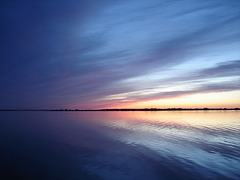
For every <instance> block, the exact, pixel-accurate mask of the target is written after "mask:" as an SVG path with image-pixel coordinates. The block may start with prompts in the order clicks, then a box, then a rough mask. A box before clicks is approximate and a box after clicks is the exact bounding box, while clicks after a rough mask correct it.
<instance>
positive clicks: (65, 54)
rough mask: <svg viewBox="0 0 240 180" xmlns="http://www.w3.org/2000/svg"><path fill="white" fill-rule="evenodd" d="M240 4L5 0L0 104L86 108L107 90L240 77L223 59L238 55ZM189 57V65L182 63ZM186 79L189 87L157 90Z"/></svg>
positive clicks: (171, 92)
mask: <svg viewBox="0 0 240 180" xmlns="http://www.w3.org/2000/svg"><path fill="white" fill-rule="evenodd" d="M238 10H239V3H237V2H235V1H230V2H229V1H224V0H222V1H211V2H210V1H209V2H207V1H206V2H199V1H191V2H189V1H162V2H159V1H155V0H151V1H146V0H141V1H131V2H127V1H117V2H116V1H114V2H113V1H104V2H99V1H94V0H91V1H70V2H67V3H66V1H58V3H55V2H54V1H51V2H49V1H39V2H34V3H33V2H32V1H28V0H24V1H21V2H20V1H19V2H10V1H3V2H2V5H1V11H0V13H1V14H0V18H1V20H2V26H1V28H0V30H1V32H2V34H1V35H0V37H1V40H2V41H1V43H0V47H1V49H2V51H1V52H0V58H1V63H2V65H1V66H0V81H1V84H2V86H1V87H0V93H1V94H2V95H1V96H2V99H3V100H2V103H1V104H0V107H5V106H6V104H7V105H9V107H23V106H25V105H26V104H29V105H28V106H29V107H60V106H61V107H62V106H68V105H70V104H72V103H77V102H80V103H83V104H84V103H85V104H87V103H88V104H89V107H91V105H90V104H91V103H93V102H97V101H98V100H99V99H104V98H106V97H111V96H112V95H118V94H128V96H127V97H129V100H138V99H141V98H143V99H148V98H149V99H151V98H153V97H157V96H160V95H161V96H163V97H165V96H166V97H167V96H174V95H178V94H184V93H191V92H190V91H192V89H194V88H197V87H195V86H201V84H197V85H196V81H201V83H202V85H203V83H204V81H206V82H207V79H208V78H210V77H211V78H219V77H230V76H239V73H238V71H237V67H238V66H239V61H229V60H228V59H238V58H239V53H237V49H238V47H239V40H240V39H239V37H240V36H239V35H240V31H239V29H238V28H237V25H238V19H239V18H240V13H239V11H238ZM217 48H218V49H217ZM223 50H224V51H223ZM227 56H228V57H227ZM218 57H221V58H218ZM196 59H197V60H196ZM199 59H205V60H199ZM206 59H207V60H209V62H206V61H207V60H206ZM199 61H200V62H201V61H202V62H203V63H202V64H201V65H200V66H199V67H196V65H195V64H199ZM210 62H211V65H209V63H210ZM187 63H191V64H193V66H192V68H191V71H190V70H189V69H187V68H184V67H183V68H179V66H181V65H183V64H187ZM217 63H220V64H217ZM213 64H217V66H215V67H213ZM185 72H188V73H190V74H188V75H186V73H185ZM184 73H185V75H183V74H184ZM151 74H160V75H161V76H159V77H154V78H153V79H151V76H152V75H151ZM142 77H144V78H143V79H141V78H142ZM148 77H150V78H148ZM134 79H140V81H139V80H134ZM193 81H195V84H194V83H193ZM229 81H231V79H229ZM139 82H140V84H139ZM183 83H189V86H191V85H192V89H191V90H189V89H187V88H186V89H184V90H183V91H179V92H178V91H175V90H174V88H173V90H167V91H166V92H161V93H160V94H158V93H159V92H158V91H159V88H170V89H171V87H177V86H179V85H180V84H183ZM222 85H223V86H224V84H222ZM220 86H221V85H220ZM230 87H231V86H230ZM233 89H234V87H233ZM199 90H202V91H204V88H203V89H201V88H199ZM196 91H197V90H196ZM143 92H144V93H143ZM151 92H152V93H151ZM131 94H135V95H131ZM137 94H141V97H139V96H138V95H137ZM149 94H152V95H149ZM151 96H153V97H151ZM124 100H125V101H126V100H127V99H124ZM22 102H24V103H22Z"/></svg>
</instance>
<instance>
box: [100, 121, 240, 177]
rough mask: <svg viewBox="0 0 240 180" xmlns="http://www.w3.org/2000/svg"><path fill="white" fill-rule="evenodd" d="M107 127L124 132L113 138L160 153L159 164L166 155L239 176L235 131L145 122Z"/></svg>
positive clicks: (109, 122)
mask: <svg viewBox="0 0 240 180" xmlns="http://www.w3.org/2000/svg"><path fill="white" fill-rule="evenodd" d="M105 125H106V126H108V127H110V128H113V129H115V130H117V129H121V131H118V132H121V134H119V133H115V132H114V131H110V132H111V133H110V134H109V135H110V136H111V137H113V138H114V139H116V140H118V141H121V142H123V143H125V144H127V145H130V146H132V145H133V146H135V147H137V146H143V147H146V148H148V149H150V150H152V151H153V152H155V153H156V154H157V156H156V157H155V158H156V159H158V160H159V161H160V160H161V159H162V157H163V156H164V157H166V158H171V159H178V160H181V161H182V162H183V163H190V164H191V165H192V166H194V165H198V166H201V167H204V168H207V169H208V171H210V172H214V173H219V174H222V175H224V176H229V177H232V178H236V177H237V176H235V175H234V173H235V172H237V171H238V170H239V167H240V158H239V155H240V154H239V153H236V151H237V150H240V148H239V146H235V145H237V144H238V143H240V140H239V139H238V138H237V137H236V135H238V136H239V133H238V134H236V133H235V132H233V133H232V134H231V131H230V130H231V129H229V133H226V132H224V128H223V127H221V128H222V129H221V128H220V129H219V128H216V129H214V128H209V127H206V126H202V129H201V126H196V127H194V126H190V125H189V126H181V124H179V125H177V124H175V125H173V124H172V123H165V124H163V123H158V124H154V123H152V122H145V121H141V122H135V123H133V122H130V123H128V121H127V120H121V121H107V122H105ZM226 129H227V128H226ZM233 131H235V128H233ZM215 132H216V133H215ZM221 132H222V133H221ZM238 152H240V151H238ZM146 155H150V154H146Z"/></svg>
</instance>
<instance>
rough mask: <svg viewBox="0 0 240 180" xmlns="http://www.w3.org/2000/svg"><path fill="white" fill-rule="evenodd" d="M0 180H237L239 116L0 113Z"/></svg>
mask: <svg viewBox="0 0 240 180" xmlns="http://www.w3.org/2000/svg"><path fill="white" fill-rule="evenodd" d="M0 138H1V139H0V140H1V141H0V154H1V159H0V165H1V170H0V179H69V180H71V179H107V180H108V179H114V180H115V179H116V180H118V179H119V180H128V179H134V180H135V179H147V180H151V179H153V180H154V179H240V111H171V112H0Z"/></svg>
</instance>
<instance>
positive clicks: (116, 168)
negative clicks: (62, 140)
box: [80, 154, 157, 180]
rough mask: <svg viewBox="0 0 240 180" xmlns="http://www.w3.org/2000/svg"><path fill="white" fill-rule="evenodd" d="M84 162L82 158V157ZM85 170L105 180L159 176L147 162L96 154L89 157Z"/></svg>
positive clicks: (153, 177) (154, 177) (113, 155)
mask: <svg viewBox="0 0 240 180" xmlns="http://www.w3.org/2000/svg"><path fill="white" fill-rule="evenodd" d="M80 159H81V160H82V157H80ZM85 160H86V163H85V164H84V165H83V169H84V170H86V171H87V172H89V173H91V174H95V175H98V176H99V177H100V178H103V179H116V180H118V179H119V180H122V179H124V180H128V179H129V180H130V179H156V177H157V174H156V172H154V170H153V169H152V168H151V166H149V165H148V164H147V163H146V162H143V161H140V160H139V159H134V158H133V157H129V158H126V157H125V156H116V155H115V154H96V155H93V156H92V157H88V158H87V159H85Z"/></svg>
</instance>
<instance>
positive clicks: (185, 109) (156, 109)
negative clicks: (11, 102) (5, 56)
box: [0, 107, 240, 111]
mask: <svg viewBox="0 0 240 180" xmlns="http://www.w3.org/2000/svg"><path fill="white" fill-rule="evenodd" d="M194 110H195V111H196V110H197V111H199V110H204V111H208V110H240V108H237V107H236V108H207V107H205V108H103V109H67V108H65V109H62V108H61V109H0V111H194Z"/></svg>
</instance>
